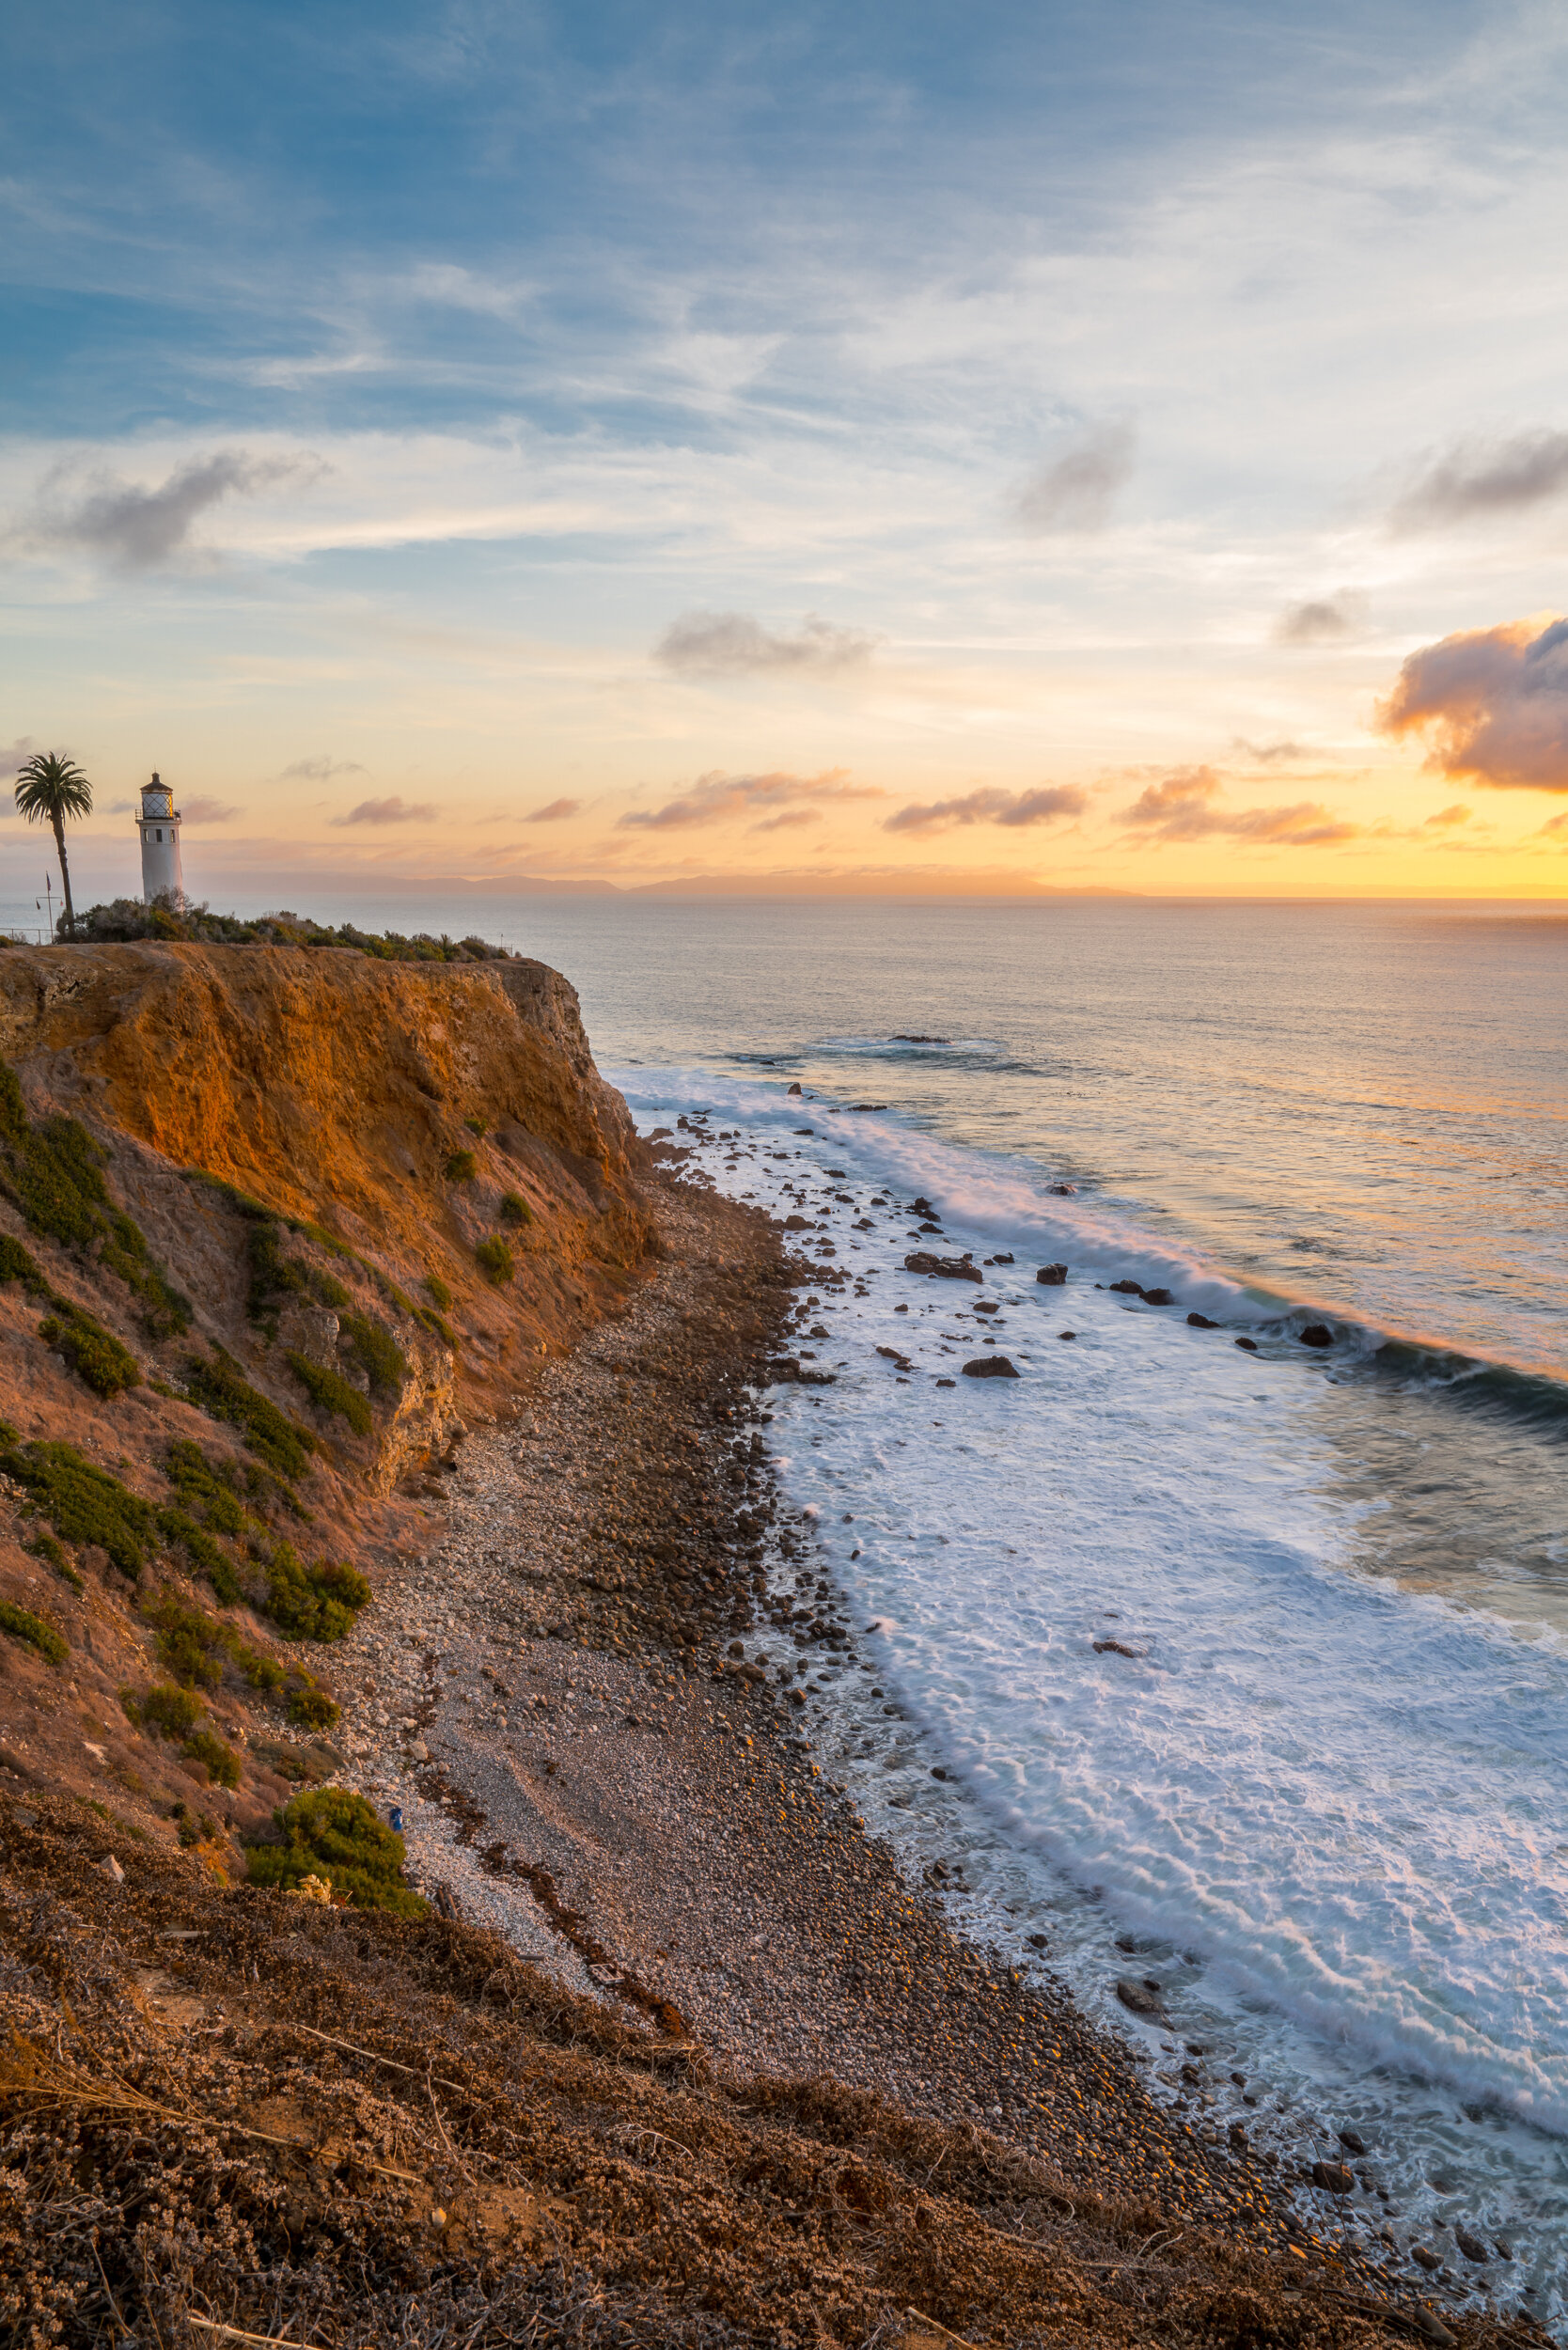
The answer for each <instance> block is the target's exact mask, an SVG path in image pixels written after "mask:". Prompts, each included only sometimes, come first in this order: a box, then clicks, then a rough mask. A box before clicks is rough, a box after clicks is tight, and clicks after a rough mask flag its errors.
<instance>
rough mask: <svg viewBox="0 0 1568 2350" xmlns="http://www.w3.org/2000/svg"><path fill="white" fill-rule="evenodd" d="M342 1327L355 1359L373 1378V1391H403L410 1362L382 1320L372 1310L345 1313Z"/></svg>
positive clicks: (382, 1393) (387, 1393) (387, 1394)
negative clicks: (371, 1313) (375, 1320)
mask: <svg viewBox="0 0 1568 2350" xmlns="http://www.w3.org/2000/svg"><path fill="white" fill-rule="evenodd" d="M342 1330H343V1336H344V1337H345V1338H346V1339H347V1340H348V1341H349V1346H350V1350H351V1352H352V1353H353V1357H354V1359H355V1361H356V1362H357V1363H358V1364H359V1367H360V1369H361V1370H362V1371H364V1373H365V1375H366V1377H367V1378H368V1380H369V1382H370V1393H371V1394H372V1395H380V1396H385V1397H393V1396H399V1395H401V1393H402V1391H403V1383H404V1381H405V1380H406V1379H407V1377H408V1363H407V1361H406V1359H405V1358H404V1355H403V1352H402V1349H401V1347H400V1346H399V1344H398V1341H397V1340H396V1339H395V1338H394V1337H393V1336H392V1333H391V1331H390V1330H386V1329H384V1328H383V1327H382V1324H380V1323H379V1322H372V1321H371V1319H370V1317H369V1315H368V1314H345V1315H344V1316H343V1322H342Z"/></svg>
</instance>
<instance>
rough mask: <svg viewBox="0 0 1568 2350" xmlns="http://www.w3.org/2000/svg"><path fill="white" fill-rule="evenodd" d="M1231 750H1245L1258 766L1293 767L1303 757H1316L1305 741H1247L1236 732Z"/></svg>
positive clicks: (1316, 754)
mask: <svg viewBox="0 0 1568 2350" xmlns="http://www.w3.org/2000/svg"><path fill="white" fill-rule="evenodd" d="M1231 748H1232V750H1238V751H1245V752H1246V753H1247V758H1248V759H1250V760H1256V762H1257V764H1258V765H1259V766H1260V767H1294V765H1295V764H1296V762H1297V761H1298V760H1303V759H1316V758H1317V757H1318V755H1319V754H1318V753H1317V752H1316V751H1314V750H1313V749H1312V748H1311V746H1310V745H1309V744H1306V743H1249V742H1248V741H1247V738H1246V736H1245V735H1241V734H1238V735H1237V736H1235V738H1234V740H1233V741H1232V743H1231Z"/></svg>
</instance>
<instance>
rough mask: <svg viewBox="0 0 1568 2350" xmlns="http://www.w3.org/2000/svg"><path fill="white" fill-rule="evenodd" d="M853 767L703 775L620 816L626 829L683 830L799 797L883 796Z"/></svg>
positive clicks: (823, 799) (838, 800) (754, 813)
mask: <svg viewBox="0 0 1568 2350" xmlns="http://www.w3.org/2000/svg"><path fill="white" fill-rule="evenodd" d="M848 772H849V771H848V769H847V768H843V767H829V768H824V769H823V773H822V774H821V775H817V776H790V775H780V774H773V775H766V776H727V775H724V774H722V773H721V772H719V771H717V770H714V771H713V772H711V773H710V774H708V775H705V776H698V779H697V781H696V783H695V784H693V786H692V788H691V790H690V791H684V792H682V794H681V796H680V798H679V799H674V800H666V803H665V805H664V807H656V808H634V809H632V810H631V811H630V812H629V813H628V814H626V815H625V816H622V817H621V818H620V819H619V827H620V829H621V830H623V831H632V830H635V831H639V832H642V831H646V832H681V831H689V830H691V829H693V828H694V827H695V826H697V825H699V824H721V823H726V822H728V821H730V820H732V819H734V818H735V817H745V816H760V815H762V814H765V813H768V812H772V811H776V810H777V809H779V808H782V807H791V806H792V805H794V804H795V803H797V802H800V801H809V802H814V803H819V804H827V803H842V802H844V801H848V800H881V799H885V798H886V792H884V791H881V790H879V788H878V787H877V786H876V785H875V784H852V783H850V782H848V781H847V780H846V778H847V776H848Z"/></svg>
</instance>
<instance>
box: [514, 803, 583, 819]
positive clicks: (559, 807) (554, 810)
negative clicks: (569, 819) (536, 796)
mask: <svg viewBox="0 0 1568 2350" xmlns="http://www.w3.org/2000/svg"><path fill="white" fill-rule="evenodd" d="M582 805H583V803H582V801H581V800H547V801H546V802H545V804H544V806H543V807H536V808H535V809H533V811H532V812H531V814H529V815H527V816H525V817H524V819H523V822H524V823H525V824H558V823H560V821H561V819H562V818H563V817H565V816H575V815H576V813H577V810H578V809H579V808H580V807H582Z"/></svg>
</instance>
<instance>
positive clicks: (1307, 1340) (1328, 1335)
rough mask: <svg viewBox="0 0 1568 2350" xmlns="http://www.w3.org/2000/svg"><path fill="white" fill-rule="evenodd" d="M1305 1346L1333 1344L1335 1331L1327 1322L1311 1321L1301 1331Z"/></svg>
mask: <svg viewBox="0 0 1568 2350" xmlns="http://www.w3.org/2000/svg"><path fill="white" fill-rule="evenodd" d="M1301 1343H1302V1345H1303V1346H1332V1345H1333V1343H1334V1333H1333V1331H1332V1330H1331V1329H1330V1328H1329V1327H1328V1324H1326V1323H1325V1322H1309V1324H1307V1327H1306V1329H1305V1330H1303V1332H1302V1333H1301Z"/></svg>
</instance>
